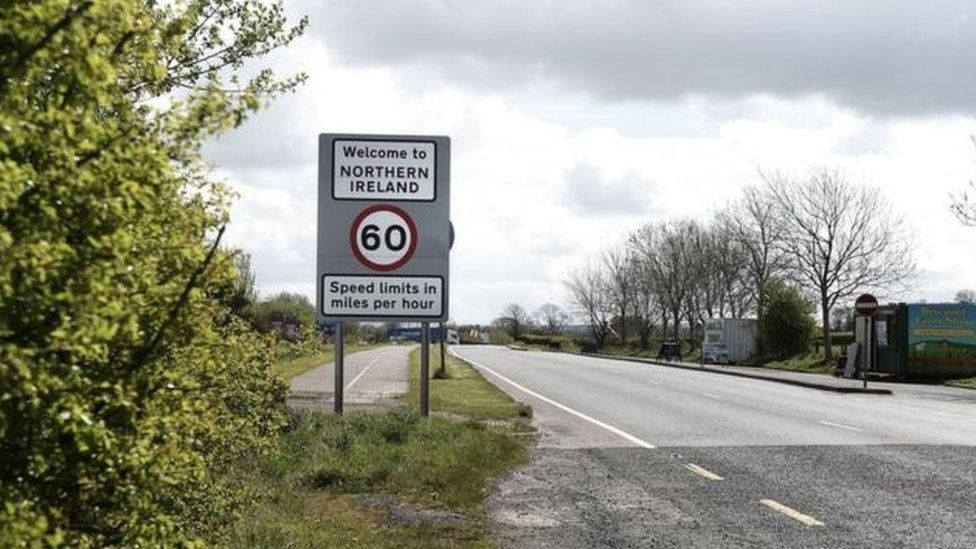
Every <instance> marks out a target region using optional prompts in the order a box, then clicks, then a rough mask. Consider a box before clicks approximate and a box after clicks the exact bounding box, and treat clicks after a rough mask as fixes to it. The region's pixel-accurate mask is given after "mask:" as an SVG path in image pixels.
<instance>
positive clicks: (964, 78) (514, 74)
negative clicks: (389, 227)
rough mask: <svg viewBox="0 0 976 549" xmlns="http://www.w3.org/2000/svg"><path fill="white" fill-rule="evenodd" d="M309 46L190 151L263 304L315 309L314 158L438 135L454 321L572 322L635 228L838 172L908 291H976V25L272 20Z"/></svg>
mask: <svg viewBox="0 0 976 549" xmlns="http://www.w3.org/2000/svg"><path fill="white" fill-rule="evenodd" d="M285 8H286V10H287V11H288V13H290V14H292V16H293V17H294V18H296V19H297V17H298V16H300V15H302V14H307V15H308V16H309V19H310V24H309V29H308V31H307V32H306V34H305V35H304V36H303V37H301V38H300V39H299V40H297V41H296V42H294V43H293V44H292V45H291V46H289V47H288V48H287V49H285V50H281V51H278V52H276V53H274V54H273V55H272V56H270V57H269V58H267V59H266V60H265V62H264V63H262V64H263V65H267V66H270V67H272V68H274V69H275V70H276V71H277V72H278V73H279V74H282V75H287V74H292V73H295V72H298V71H304V72H305V73H307V75H308V81H307V83H306V84H305V85H304V86H303V87H301V88H300V89H299V90H297V91H296V92H295V93H293V94H291V95H288V96H286V97H283V98H281V99H279V100H278V101H276V102H275V103H274V104H273V105H272V106H271V107H269V108H268V109H266V110H265V111H263V112H261V113H259V114H257V115H255V116H254V117H253V118H252V119H251V120H250V121H248V122H247V123H246V124H245V125H244V126H242V127H241V128H240V129H238V130H236V131H233V132H231V133H229V134H226V135H224V136H221V137H220V138H218V139H216V140H214V141H213V142H211V143H209V144H208V145H207V146H206V147H205V157H206V158H207V159H208V161H210V162H212V163H213V165H214V173H215V174H216V175H217V176H219V177H222V178H224V179H225V180H226V181H227V182H228V183H229V184H230V185H231V186H232V187H233V188H234V189H235V190H236V191H237V193H238V200H237V202H236V203H235V205H234V208H233V211H232V219H233V221H232V223H231V226H230V229H229V231H228V237H227V238H228V243H229V244H231V245H233V246H236V247H240V248H243V249H244V250H246V251H248V252H249V253H251V254H252V265H253V266H254V269H255V273H256V280H257V285H258V289H259V291H260V293H261V295H262V296H268V295H271V294H273V293H276V292H280V291H289V292H299V293H302V294H305V295H307V296H308V297H309V299H311V300H312V301H313V302H314V295H315V242H316V234H315V231H316V207H317V201H316V195H317V179H316V170H317V168H316V162H317V154H316V147H317V135H318V134H319V133H324V132H330V133H331V132H350V133H387V134H422V135H426V134H430V135H447V136H450V138H451V140H452V142H451V147H452V158H451V193H452V197H451V200H452V203H451V218H452V221H453V223H454V227H455V230H456V233H457V239H456V242H455V246H454V248H453V250H452V254H451V282H450V302H451V305H450V307H451V309H450V314H451V318H452V320H454V321H456V322H458V323H462V324H465V323H488V322H490V321H491V320H492V319H493V318H495V317H497V316H500V313H501V311H502V309H503V308H504V307H505V305H507V304H508V303H510V302H516V303H519V304H521V305H522V306H523V307H525V308H526V309H527V310H529V311H530V312H531V311H534V310H535V309H537V308H538V307H539V306H540V305H542V304H544V303H547V302H552V303H556V304H559V305H561V306H566V305H567V299H566V298H567V295H566V291H565V287H564V284H563V281H564V280H565V279H566V277H567V276H568V275H569V273H571V272H572V271H573V270H574V269H578V268H581V267H582V266H584V265H585V264H586V263H587V262H588V261H590V260H591V259H592V258H593V257H595V256H596V255H597V254H599V253H600V251H601V250H603V249H605V248H606V247H607V246H610V245H612V244H614V243H616V242H619V241H621V240H622V239H623V238H624V237H625V236H626V235H627V234H628V233H629V232H630V231H632V230H634V229H636V228H638V227H640V226H641V225H643V224H645V223H649V222H654V221H662V220H666V219H671V218H678V217H688V218H697V219H700V220H703V221H707V220H708V219H709V218H710V217H711V216H713V215H714V213H715V211H717V210H718V209H720V208H722V207H723V206H725V205H726V204H728V203H729V202H730V201H733V200H735V199H736V197H737V196H738V195H739V193H740V192H741V190H742V188H744V187H746V186H748V185H755V184H760V183H761V181H762V180H761V175H760V172H769V171H781V172H785V173H791V174H796V175H798V176H802V174H804V173H806V172H807V171H809V170H810V169H811V168H813V167H816V166H831V167H838V168H840V169H842V170H844V172H845V173H846V174H847V176H848V177H849V178H850V179H851V180H852V181H855V182H857V184H866V185H873V186H875V187H877V188H879V189H880V190H881V192H882V194H883V195H885V197H886V198H887V199H888V200H889V201H890V203H891V205H892V207H893V208H894V209H895V210H896V211H898V212H900V213H902V214H904V215H905V217H906V219H907V221H908V223H909V224H910V227H911V228H912V229H913V230H914V232H915V234H916V235H917V249H916V261H917V264H918V267H919V269H918V276H917V278H916V279H915V280H914V282H913V284H912V285H911V290H909V291H908V292H907V293H904V294H899V295H890V296H881V297H882V298H883V299H885V298H887V299H898V300H903V301H918V300H926V301H929V302H938V301H949V300H951V299H952V297H953V295H954V294H955V292H956V291H958V290H960V289H963V288H976V253H973V252H974V250H976V228H969V227H964V226H963V225H961V224H960V223H959V222H958V221H957V220H956V219H955V218H953V217H952V215H951V214H950V212H949V205H950V203H951V196H952V195H953V193H959V192H961V191H963V190H965V188H966V186H967V185H968V184H969V182H970V181H971V180H973V179H976V147H974V145H973V142H972V136H973V134H974V133H976V118H974V117H976V55H974V54H973V52H976V29H974V27H973V25H974V23H976V3H974V2H972V1H971V0H967V1H951V0H946V1H932V2H917V1H908V0H863V1H858V2H851V1H850V0H846V1H841V0H820V1H811V2H805V3H802V5H800V4H799V3H795V2H782V1H781V0H742V1H739V2H729V1H727V0H673V1H660V2H653V1H644V2H638V1H625V0H599V1H598V0H563V1H558V2H557V1H555V0H552V1H550V0H539V1H530V0H498V1H491V0H484V1H477V2H473V1H462V0H457V1H449V0H285Z"/></svg>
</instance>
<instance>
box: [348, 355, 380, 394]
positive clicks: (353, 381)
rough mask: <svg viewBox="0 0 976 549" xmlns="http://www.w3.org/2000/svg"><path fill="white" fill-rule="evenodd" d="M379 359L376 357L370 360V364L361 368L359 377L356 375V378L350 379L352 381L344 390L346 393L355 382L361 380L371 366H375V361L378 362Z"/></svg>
mask: <svg viewBox="0 0 976 549" xmlns="http://www.w3.org/2000/svg"><path fill="white" fill-rule="evenodd" d="M379 359H380V356H378V357H376V358H374V359H373V360H371V361H370V363H369V364H367V365H366V367H365V368H363V370H362V371H361V372H359V375H357V376H356V377H354V378H353V379H352V381H350V382H349V385H346V388H345V390H346V391H348V390H349V389H350V388H351V387H352V386H353V385H355V384H356V382H357V381H359V380H360V378H362V377H363V375H365V374H366V371H367V370H369V369H370V368H371V367H372V366H373V364H376V361H377V360H379Z"/></svg>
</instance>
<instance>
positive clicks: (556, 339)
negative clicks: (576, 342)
mask: <svg viewBox="0 0 976 549" xmlns="http://www.w3.org/2000/svg"><path fill="white" fill-rule="evenodd" d="M515 341H517V342H519V343H524V344H526V345H537V346H540V347H545V348H547V349H553V350H566V349H569V348H570V347H572V346H573V342H572V341H571V340H570V339H569V338H568V337H566V336H561V335H535V334H523V335H520V336H517V337H516V338H515Z"/></svg>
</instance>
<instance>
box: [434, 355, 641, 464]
mask: <svg viewBox="0 0 976 549" xmlns="http://www.w3.org/2000/svg"><path fill="white" fill-rule="evenodd" d="M451 354H452V355H454V356H456V357H458V358H460V359H461V360H464V361H467V362H468V363H470V364H472V365H474V366H475V367H477V368H478V369H480V370H484V371H486V372H488V373H489V374H491V375H493V376H495V377H497V378H498V379H500V380H502V381H504V382H505V383H508V384H509V385H511V386H512V387H515V388H516V389H518V390H519V391H522V392H523V393H525V394H528V395H531V396H534V397H535V398H537V399H539V400H541V401H543V402H545V403H547V404H551V405H553V406H555V407H556V408H559V409H560V410H562V411H564V412H567V413H570V414H572V415H574V416H576V417H578V418H580V419H583V420H585V421H588V422H590V423H592V424H593V425H596V426H597V427H600V428H602V429H605V430H607V431H610V432H611V433H613V434H615V435H617V436H619V437H621V438H623V439H625V440H627V441H629V442H632V443H634V444H636V445H637V446H640V447H642V448H649V449H653V448H655V446H654V445H653V444H651V443H649V442H647V441H644V440H641V439H639V438H637V437H635V436H634V435H632V434H630V433H628V432H626V431H624V430H622V429H618V428H616V427H614V426H613V425H609V424H607V423H604V422H602V421H600V420H598V419H595V418H592V417H590V416H588V415H586V414H584V413H583V412H578V411H576V410H574V409H572V408H570V407H569V406H566V405H565V404H562V403H560V402H556V401H555V400H553V399H551V398H549V397H546V396H542V395H540V394H539V393H537V392H535V391H533V390H532V389H529V388H527V387H523V386H522V385H519V384H518V383H516V382H514V381H512V380H511V379H508V378H507V377H505V376H503V375H501V374H499V373H498V372H496V371H495V370H492V369H491V368H489V367H487V366H485V365H484V364H479V363H477V362H475V361H473V360H471V359H470V358H464V357H462V356H460V355H458V354H457V353H455V352H454V349H451Z"/></svg>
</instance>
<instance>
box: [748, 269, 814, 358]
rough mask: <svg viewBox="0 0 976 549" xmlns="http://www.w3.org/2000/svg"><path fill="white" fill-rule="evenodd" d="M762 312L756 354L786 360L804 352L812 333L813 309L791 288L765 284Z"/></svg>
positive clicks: (808, 346)
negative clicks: (758, 345) (764, 301)
mask: <svg viewBox="0 0 976 549" xmlns="http://www.w3.org/2000/svg"><path fill="white" fill-rule="evenodd" d="M764 293H765V295H766V310H765V311H764V314H763V315H762V321H761V324H760V327H759V343H760V352H761V353H763V354H765V355H767V356H774V357H777V358H786V357H789V356H793V355H797V354H800V353H803V352H806V351H807V350H808V349H809V348H810V338H811V337H812V334H814V333H815V329H816V326H815V325H814V321H813V316H812V315H813V312H814V310H813V305H812V304H811V303H810V302H809V301H808V300H807V299H806V298H805V297H803V294H802V293H801V292H800V291H799V290H798V289H797V288H795V287H794V286H790V285H788V284H786V283H784V282H783V281H781V280H778V279H773V280H771V281H770V282H768V283H767V284H766V290H765V292H764Z"/></svg>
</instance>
